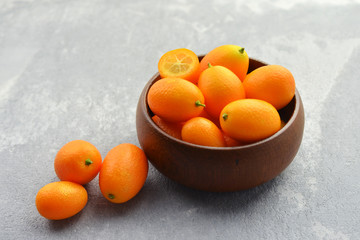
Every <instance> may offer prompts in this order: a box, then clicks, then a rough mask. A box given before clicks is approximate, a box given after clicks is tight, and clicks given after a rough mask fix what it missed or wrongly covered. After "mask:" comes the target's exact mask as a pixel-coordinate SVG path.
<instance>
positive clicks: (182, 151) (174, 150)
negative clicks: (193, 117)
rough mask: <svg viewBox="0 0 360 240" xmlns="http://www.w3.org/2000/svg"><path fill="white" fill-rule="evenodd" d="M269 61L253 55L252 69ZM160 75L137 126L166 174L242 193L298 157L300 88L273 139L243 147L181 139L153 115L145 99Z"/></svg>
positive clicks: (142, 100)
mask: <svg viewBox="0 0 360 240" xmlns="http://www.w3.org/2000/svg"><path fill="white" fill-rule="evenodd" d="M199 58H200V59H201V57H199ZM264 65H266V64H265V63H262V62H260V61H257V60H254V59H250V63H249V71H248V72H251V71H253V70H254V69H256V68H258V67H261V66H264ZM159 79H160V76H159V73H156V74H155V75H154V76H153V77H152V78H151V79H150V81H149V82H148V83H147V84H146V86H145V88H144V90H143V91H142V93H141V96H140V98H139V102H138V106H137V112H136V129H137V135H138V139H139V143H140V145H141V147H142V149H143V150H144V152H145V154H146V156H147V157H148V159H149V161H150V162H151V163H152V165H153V166H154V167H155V168H156V169H157V170H158V171H159V172H161V173H162V174H163V175H165V176H166V177H168V178H170V179H172V180H174V181H176V182H178V183H181V184H183V185H185V186H188V187H191V188H195V189H200V190H205V191H213V192H230V191H238V190H244V189H249V188H252V187H255V186H258V185H260V184H262V183H265V182H267V181H269V180H271V179H273V178H275V177H276V176H277V175H279V174H280V173H281V172H282V171H283V170H284V169H285V168H286V167H287V166H288V165H289V164H290V163H291V162H292V160H293V159H294V157H295V155H296V153H297V151H298V149H299V147H300V144H301V140H302V136H303V131H304V121H305V119H304V108H303V104H302V101H301V98H300V95H299V92H298V91H297V90H296V93H295V96H294V98H293V99H292V101H291V102H290V103H289V104H288V105H287V106H286V107H284V108H283V109H281V110H280V111H279V113H280V116H281V119H282V120H283V121H285V123H286V124H285V126H284V127H283V128H282V129H281V130H280V131H278V132H277V133H275V134H274V135H272V136H271V137H269V138H266V139H264V140H261V141H259V142H256V143H252V144H248V145H244V146H239V147H207V146H200V145H195V144H191V143H188V142H185V141H182V140H179V139H176V138H174V137H172V136H170V135H168V134H167V133H165V132H164V131H163V130H161V129H160V128H159V127H158V126H157V125H156V124H155V123H154V122H153V121H152V119H151V117H152V116H153V113H152V112H151V110H150V109H149V106H148V104H147V100H146V99H147V93H148V91H149V88H150V86H151V85H152V84H153V83H155V82H156V81H157V80H159Z"/></svg>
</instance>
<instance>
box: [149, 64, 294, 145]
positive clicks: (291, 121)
mask: <svg viewBox="0 0 360 240" xmlns="http://www.w3.org/2000/svg"><path fill="white" fill-rule="evenodd" d="M251 59H252V60H255V61H258V62H261V63H263V64H265V65H268V64H267V63H264V62H262V61H259V60H257V59H254V58H251ZM159 76H160V74H159V72H157V73H155V74H154V75H153V76H152V78H151V79H150V80H149V81H148V82H147V84H146V85H145V88H144V95H143V96H144V99H143V102H142V104H143V107H144V109H143V110H144V111H145V119H146V120H147V121H148V122H150V124H151V126H152V127H154V128H155V129H156V130H158V132H159V133H160V134H162V135H163V137H166V138H170V139H171V140H172V141H174V142H176V143H178V144H181V145H185V146H187V147H192V148H197V149H199V148H200V149H203V150H211V151H233V150H242V149H248V148H252V147H256V146H259V145H262V144H265V143H267V142H270V141H271V140H273V139H275V138H278V137H279V136H280V135H282V134H283V133H284V132H285V131H286V130H287V129H288V128H289V127H290V126H291V125H292V124H293V123H294V121H295V119H296V117H297V115H298V114H299V111H300V103H301V100H300V94H299V92H298V90H297V88H295V95H294V97H293V98H292V99H291V101H292V100H295V104H294V105H295V106H294V111H293V113H292V114H291V117H290V118H289V120H288V121H287V122H286V124H285V125H284V126H283V127H282V128H281V129H280V130H279V131H277V132H276V133H274V134H273V135H271V136H270V137H267V138H265V139H262V140H260V141H256V142H253V143H248V144H245V145H241V146H234V147H212V146H203V145H198V144H193V143H189V142H186V141H183V140H181V139H178V138H175V137H173V136H171V135H169V134H167V133H166V132H165V131H163V130H162V129H161V128H160V127H159V126H158V125H156V123H155V122H154V121H153V120H152V118H151V116H150V114H149V111H148V109H150V108H149V106H148V103H147V96H148V93H149V89H150V87H151V86H152V85H153V84H154V83H155V81H156V79H157V78H158V77H159ZM291 101H290V102H291Z"/></svg>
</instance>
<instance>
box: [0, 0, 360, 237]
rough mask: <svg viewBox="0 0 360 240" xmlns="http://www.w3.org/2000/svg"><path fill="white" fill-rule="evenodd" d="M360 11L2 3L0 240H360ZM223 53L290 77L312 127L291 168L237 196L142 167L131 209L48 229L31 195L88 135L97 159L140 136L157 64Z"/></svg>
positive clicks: (277, 4) (85, 215) (308, 5)
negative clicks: (173, 56)
mask: <svg viewBox="0 0 360 240" xmlns="http://www.w3.org/2000/svg"><path fill="white" fill-rule="evenodd" d="M359 23H360V2H359V1H350V0H349V1H321V0H312V1H299V0H297V1H292V2H290V1H285V0H277V1H269V2H268V1H265V0H262V1H220V0H216V1H215V0H211V1H205V0H204V1H186V0H178V1H130V0H122V1H116V0H109V1H97V0H87V1H82V0H74V1H67V0H66V1H65V0H54V1H50V0H49V1H47V0H46V1H45V0H26V1H25V0H20V1H15V0H1V2H0V169H1V170H0V171H1V175H0V189H1V190H0V191H1V198H0V215H1V218H0V239H174V240H175V239H360V232H359V229H360V228H359V225H360V205H359V203H360V184H359V182H360V175H359V172H360V159H359V154H360V147H359V141H360V127H359V124H360V121H359V118H360V107H359V106H360V105H359V102H360V94H359V90H360V81H359V78H360V67H359V63H360V27H359ZM222 44H236V45H241V46H244V47H245V48H246V50H247V53H248V54H249V56H251V57H253V58H258V59H261V60H263V61H266V62H268V63H273V64H280V65H283V66H285V67H287V68H288V69H290V70H291V71H292V72H293V74H294V76H295V79H296V84H297V88H298V90H299V92H300V94H301V96H302V99H303V102H304V106H305V113H306V125H305V132H304V138H303V142H302V145H301V148H300V150H299V152H298V154H297V156H296V157H295V159H294V161H293V163H292V164H291V165H290V166H289V167H288V168H287V169H286V170H285V171H284V172H283V173H282V174H281V175H279V176H278V177H277V178H275V179H274V180H272V181H270V182H268V183H266V184H264V185H262V186H259V187H257V188H254V189H251V190H248V191H242V192H235V193H222V194H219V193H208V192H200V191H196V190H192V189H188V188H186V187H183V186H181V185H179V184H177V183H174V182H172V181H170V180H168V179H167V178H165V177H163V176H162V175H161V174H160V173H159V172H157V170H156V169H154V168H153V167H152V166H151V165H150V169H149V175H148V179H147V181H146V183H145V185H144V187H143V189H142V190H141V192H140V193H139V194H138V195H137V196H136V197H135V198H134V199H132V200H131V201H129V202H127V203H125V204H121V205H115V204H111V203H110V202H108V201H107V200H105V199H104V198H103V197H102V195H101V193H100V190H99V187H98V178H96V179H95V180H94V181H92V182H91V183H89V184H88V185H86V189H87V191H88V194H89V201H88V204H87V206H86V207H85V208H84V210H83V211H82V212H81V213H80V214H78V215H76V216H74V217H72V218H70V219H67V220H63V221H49V220H47V219H45V218H43V217H41V216H40V215H39V214H38V212H37V210H36V207H35V196H36V193H37V191H38V190H39V189H40V188H41V187H42V186H44V185H45V184H47V183H49V182H52V181H57V180H58V179H57V177H56V175H55V172H54V169H53V160H54V157H55V155H56V152H57V151H58V149H59V148H60V147H61V146H63V145H64V144H65V143H66V142H68V141H71V140H74V139H83V140H87V141H90V142H91V143H93V144H94V145H95V146H96V147H97V148H98V149H99V150H100V152H101V154H102V156H103V157H104V156H105V155H106V153H107V152H108V151H109V150H110V149H111V148H113V147H115V146H116V145H118V144H120V143H123V142H130V143H134V144H136V145H139V144H138V140H137V137H136V129H135V109H136V104H137V100H138V97H139V95H140V92H141V90H142V88H143V86H144V85H145V83H146V82H147V81H148V80H149V79H150V77H151V76H152V75H153V74H154V73H155V72H156V71H157V61H158V59H159V58H160V56H161V55H162V54H163V53H164V52H166V51H168V50H172V49H175V48H180V47H186V48H189V49H192V50H193V51H194V52H196V53H198V54H203V53H206V52H208V51H210V50H211V49H212V48H214V47H217V46H219V45H222Z"/></svg>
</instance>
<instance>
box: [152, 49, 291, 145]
mask: <svg viewBox="0 0 360 240" xmlns="http://www.w3.org/2000/svg"><path fill="white" fill-rule="evenodd" d="M203 57H204V56H199V60H201V59H202V58H203ZM266 65H267V64H266V63H263V62H261V61H259V60H256V59H252V58H250V59H249V69H248V73H250V72H252V71H253V70H255V69H257V68H259V67H262V66H266ZM160 79H161V77H160V74H159V73H156V74H155V75H154V76H153V77H152V78H151V80H150V84H149V85H148V88H147V91H146V95H145V104H146V110H147V116H148V118H149V119H148V120H149V121H150V122H151V123H152V124H153V125H154V127H155V128H156V129H157V130H158V131H159V132H161V133H162V134H164V135H165V136H166V137H168V138H171V139H172V140H174V141H176V142H179V143H181V144H188V145H192V146H196V147H201V148H210V149H214V148H215V147H209V146H200V145H196V144H192V143H188V142H185V141H182V140H180V139H177V138H174V137H172V136H171V135H169V134H167V133H166V132H164V131H163V130H162V129H161V128H160V127H158V126H157V125H156V124H155V123H154V122H153V121H152V119H151V118H152V117H153V116H154V113H153V112H152V111H151V109H150V107H149V104H148V102H147V94H148V92H149V89H150V87H151V86H152V85H153V84H154V83H155V82H156V81H158V80H160ZM297 97H298V92H297V91H296V93H295V96H294V97H293V99H292V100H291V101H290V103H289V104H288V105H286V106H285V107H284V108H282V109H280V110H278V112H279V115H280V118H281V120H282V121H284V122H285V126H284V127H282V128H281V129H280V130H279V131H278V132H277V133H275V134H274V135H272V136H270V137H268V138H266V139H263V140H261V141H257V142H254V143H248V144H245V145H241V146H236V147H216V149H233V148H244V147H249V146H251V145H254V144H259V143H262V142H264V141H268V140H270V139H271V138H273V137H275V136H276V135H278V134H281V133H282V132H283V131H285V130H286V128H287V123H288V122H289V121H290V119H291V118H292V116H294V113H295V112H296V101H297Z"/></svg>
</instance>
